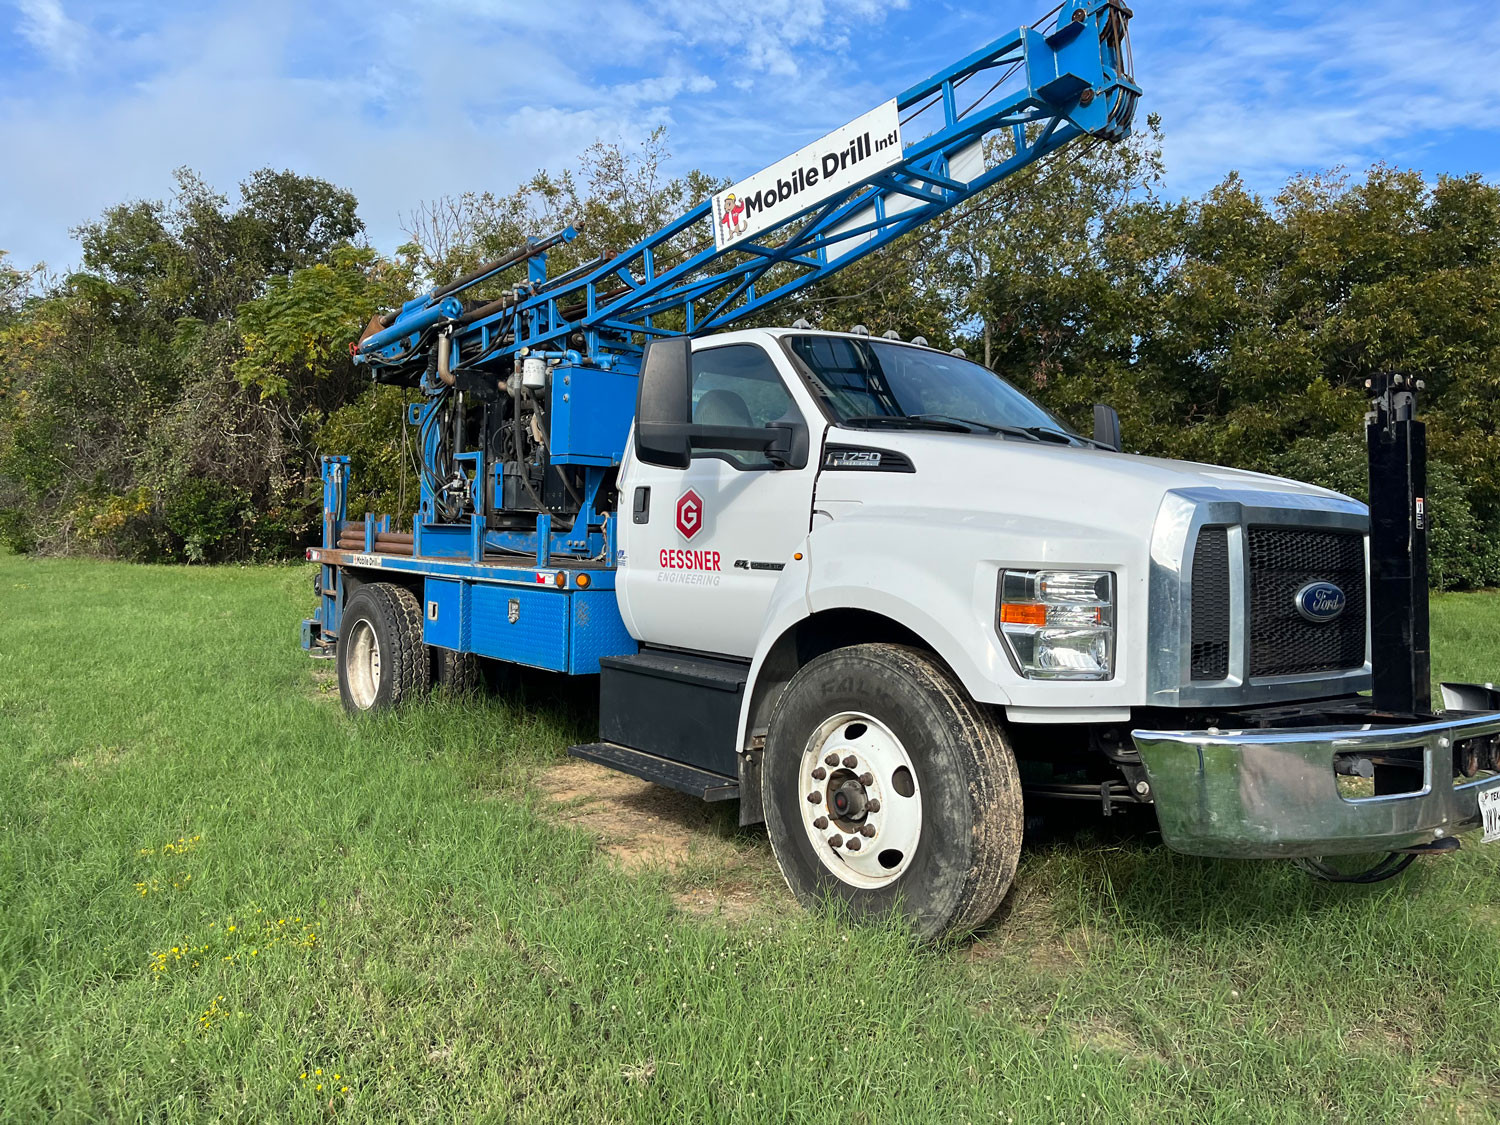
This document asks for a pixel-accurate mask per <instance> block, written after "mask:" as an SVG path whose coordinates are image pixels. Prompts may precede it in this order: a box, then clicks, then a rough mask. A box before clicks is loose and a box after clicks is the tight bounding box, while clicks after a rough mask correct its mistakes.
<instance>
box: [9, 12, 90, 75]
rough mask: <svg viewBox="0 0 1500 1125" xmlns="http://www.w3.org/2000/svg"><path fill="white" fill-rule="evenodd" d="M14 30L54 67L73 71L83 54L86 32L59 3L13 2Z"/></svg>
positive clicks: (81, 59) (86, 37)
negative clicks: (16, 22) (17, 17)
mask: <svg viewBox="0 0 1500 1125" xmlns="http://www.w3.org/2000/svg"><path fill="white" fill-rule="evenodd" d="M16 7H17V8H19V9H20V11H21V22H20V24H19V25H17V28H16V30H17V31H19V32H20V33H21V37H22V38H23V39H25V40H26V41H27V42H28V43H30V44H31V45H32V46H33V47H35V48H36V49H37V50H38V51H40V52H41V53H42V54H43V55H44V56H45V57H46V58H47V59H48V60H49V61H51V62H52V63H53V64H54V65H56V66H60V67H62V68H63V69H65V70H74V69H76V68H77V66H78V64H79V63H80V62H82V61H83V58H84V55H85V53H86V45H87V39H88V29H87V28H85V27H84V26H83V25H82V24H80V23H78V22H77V21H76V20H72V19H69V18H68V15H67V13H66V12H64V11H63V6H62V2H61V0H17V2H16Z"/></svg>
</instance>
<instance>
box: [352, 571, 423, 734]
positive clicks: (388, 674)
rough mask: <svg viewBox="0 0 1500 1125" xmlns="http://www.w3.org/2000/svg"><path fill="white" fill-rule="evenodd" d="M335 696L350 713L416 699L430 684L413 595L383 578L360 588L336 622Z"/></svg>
mask: <svg viewBox="0 0 1500 1125" xmlns="http://www.w3.org/2000/svg"><path fill="white" fill-rule="evenodd" d="M338 666H339V698H340V699H341V700H342V701H343V704H344V709H345V710H346V711H348V712H349V713H350V714H351V715H363V714H368V713H369V712H372V711H385V710H389V709H391V708H394V707H400V706H401V705H402V704H404V703H409V702H411V701H412V700H415V699H420V698H421V697H422V696H424V695H426V694H427V691H428V688H429V686H430V685H431V683H432V671H431V667H430V664H429V662H428V657H427V646H426V645H424V644H423V643H422V607H421V605H420V604H419V603H418V602H417V599H416V595H414V594H413V593H412V592H411V591H410V590H406V589H403V588H402V587H400V586H393V585H391V584H390V583H387V582H372V583H370V584H368V585H365V586H361V587H360V588H359V589H358V590H356V591H355V592H354V594H353V595H352V596H351V597H350V598H349V601H348V604H347V605H345V606H344V613H343V617H342V619H341V621H340V624H339V648H338Z"/></svg>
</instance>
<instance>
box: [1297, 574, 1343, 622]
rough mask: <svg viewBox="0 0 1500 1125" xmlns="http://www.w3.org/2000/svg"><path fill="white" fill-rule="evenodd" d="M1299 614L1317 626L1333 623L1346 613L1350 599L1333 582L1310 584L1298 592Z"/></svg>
mask: <svg viewBox="0 0 1500 1125" xmlns="http://www.w3.org/2000/svg"><path fill="white" fill-rule="evenodd" d="M1295 600H1296V603H1297V612H1298V613H1300V614H1301V615H1302V616H1303V617H1305V618H1307V619H1308V620H1309V621H1311V622H1313V623H1314V624H1315V625H1323V624H1326V623H1327V622H1329V621H1332V620H1333V619H1334V618H1336V617H1337V616H1338V615H1339V614H1341V613H1343V612H1344V606H1345V604H1346V603H1347V602H1348V600H1349V599H1348V598H1346V597H1345V596H1344V591H1342V590H1340V589H1339V588H1338V587H1337V586H1335V585H1334V584H1333V583H1332V582H1309V583H1308V584H1307V585H1306V586H1304V587H1302V589H1300V590H1298V591H1297V596H1296V599H1295Z"/></svg>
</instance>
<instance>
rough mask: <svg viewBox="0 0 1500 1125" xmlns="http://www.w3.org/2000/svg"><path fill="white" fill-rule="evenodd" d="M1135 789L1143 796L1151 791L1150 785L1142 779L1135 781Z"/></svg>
mask: <svg viewBox="0 0 1500 1125" xmlns="http://www.w3.org/2000/svg"><path fill="white" fill-rule="evenodd" d="M1135 791H1136V792H1137V793H1139V794H1140V795H1141V796H1142V797H1144V796H1145V795H1146V794H1147V793H1149V792H1151V786H1150V785H1148V784H1146V782H1144V781H1137V782H1136V783H1135Z"/></svg>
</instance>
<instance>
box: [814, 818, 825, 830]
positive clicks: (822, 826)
mask: <svg viewBox="0 0 1500 1125" xmlns="http://www.w3.org/2000/svg"><path fill="white" fill-rule="evenodd" d="M813 827H814V828H816V829H817V830H818V831H819V832H821V831H823V829H825V828H827V827H828V818H827V817H826V816H820V817H818V819H817V820H815V821H813Z"/></svg>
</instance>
